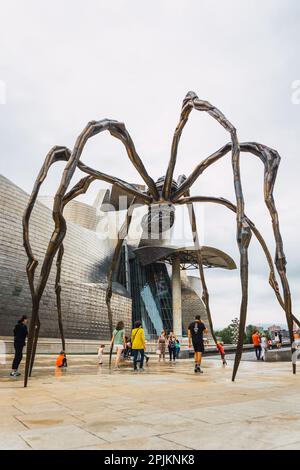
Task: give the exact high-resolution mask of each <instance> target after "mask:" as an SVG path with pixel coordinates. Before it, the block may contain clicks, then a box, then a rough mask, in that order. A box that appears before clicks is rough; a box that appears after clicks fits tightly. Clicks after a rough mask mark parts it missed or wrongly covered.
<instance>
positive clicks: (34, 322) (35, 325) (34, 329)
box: [22, 146, 71, 387]
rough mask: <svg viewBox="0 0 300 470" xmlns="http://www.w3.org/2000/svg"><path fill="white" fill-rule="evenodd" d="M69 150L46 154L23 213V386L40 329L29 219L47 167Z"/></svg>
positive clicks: (36, 263)
mask: <svg viewBox="0 0 300 470" xmlns="http://www.w3.org/2000/svg"><path fill="white" fill-rule="evenodd" d="M70 153H71V152H70V150H69V149H67V148H66V147H60V146H55V147H53V148H52V149H51V150H50V151H49V152H48V154H47V155H46V158H45V161H44V164H43V166H42V168H41V170H40V172H39V174H38V177H37V179H36V182H35V184H34V187H33V190H32V193H31V195H30V197H29V201H28V204H27V207H26V210H25V212H24V215H23V221H22V222H23V245H24V248H25V251H26V254H27V257H28V262H27V266H26V272H27V277H28V283H29V287H30V292H31V297H32V316H31V322H30V326H29V332H28V341H27V348H26V363H25V377H24V386H25V387H26V386H27V381H28V376H29V375H30V374H31V371H32V367H33V361H34V357H35V353H36V347H37V340H38V335H39V330H40V319H39V299H38V295H37V291H36V288H35V285H34V277H35V271H36V268H37V266H38V260H37V259H36V258H35V256H34V254H33V251H32V248H31V244H30V238H29V221H30V217H31V213H32V210H33V207H34V205H35V203H36V199H37V196H38V193H39V190H40V187H41V185H42V183H43V182H44V180H45V178H46V177H47V174H48V171H49V168H50V167H51V165H53V164H54V163H56V162H58V161H68V159H69V157H70Z"/></svg>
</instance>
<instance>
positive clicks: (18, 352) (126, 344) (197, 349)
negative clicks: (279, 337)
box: [10, 315, 226, 377]
mask: <svg viewBox="0 0 300 470" xmlns="http://www.w3.org/2000/svg"><path fill="white" fill-rule="evenodd" d="M27 322H28V319H27V317H26V316H25V315H24V316H22V318H21V319H20V320H19V321H18V323H17V325H16V326H15V328H14V347H15V356H14V360H13V364H12V371H11V373H10V375H11V376H12V377H18V376H19V375H20V372H19V371H18V369H19V365H20V362H21V360H22V357H23V348H24V346H25V341H26V337H27V335H28V330H27ZM204 333H208V329H207V328H206V326H205V325H204V323H203V322H202V321H201V318H200V315H196V317H195V321H193V322H192V323H191V324H190V325H189V327H188V347H189V349H190V348H191V346H193V348H194V359H195V368H194V370H195V373H202V370H201V360H202V354H203V352H204V339H203V334H204ZM104 349H105V345H104V344H101V345H100V346H99V348H98V362H99V364H100V365H101V364H102V363H103V354H104ZM167 349H168V351H169V360H170V361H171V362H175V361H176V359H177V358H178V357H179V352H180V341H179V339H178V338H177V337H176V336H175V334H174V332H173V331H170V333H169V335H167V333H166V331H165V330H163V331H162V332H161V334H160V336H159V338H158V341H157V353H158V360H159V361H161V359H163V360H165V354H166V350H167ZM218 349H219V352H220V354H221V357H222V360H223V364H224V363H226V360H225V352H224V348H223V347H222V345H221V344H220V343H219V344H218ZM113 352H115V353H116V358H115V369H119V368H120V362H121V360H122V358H123V359H126V358H129V357H132V358H133V361H132V362H133V369H134V371H137V370H138V364H139V369H140V370H143V369H144V362H145V360H146V363H148V361H149V356H148V355H147V354H146V339H145V332H144V329H143V327H142V322H141V321H136V322H135V324H134V327H133V329H132V331H131V334H130V337H128V336H126V335H125V326H124V322H122V321H119V322H118V323H117V326H116V328H115V329H114V331H113V335H112V338H111V344H110V357H111V355H112V353H113ZM56 366H57V367H58V368H63V367H67V357H66V352H65V351H61V352H60V354H59V355H58V357H57V359H56Z"/></svg>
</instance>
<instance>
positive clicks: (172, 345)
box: [168, 331, 176, 362]
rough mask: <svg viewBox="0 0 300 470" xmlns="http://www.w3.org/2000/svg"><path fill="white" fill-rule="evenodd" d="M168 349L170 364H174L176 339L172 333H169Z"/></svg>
mask: <svg viewBox="0 0 300 470" xmlns="http://www.w3.org/2000/svg"><path fill="white" fill-rule="evenodd" d="M168 349H169V357H170V362H172V361H173V362H175V361H176V337H175V335H174V333H173V331H170V334H169V337H168Z"/></svg>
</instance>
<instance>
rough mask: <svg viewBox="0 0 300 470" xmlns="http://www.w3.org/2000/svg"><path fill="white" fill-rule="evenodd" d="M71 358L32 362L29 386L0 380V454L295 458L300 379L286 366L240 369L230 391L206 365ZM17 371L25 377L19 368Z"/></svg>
mask: <svg viewBox="0 0 300 470" xmlns="http://www.w3.org/2000/svg"><path fill="white" fill-rule="evenodd" d="M105 360H106V363H105V364H104V365H103V366H102V367H101V366H98V365H97V358H96V356H91V355H86V356H69V367H68V369H67V370H61V369H55V367H53V363H54V357H52V356H38V357H37V361H36V366H35V369H34V373H33V377H32V378H31V380H30V383H29V387H28V388H27V389H24V388H23V383H22V379H10V378H8V376H7V375H8V371H9V369H8V367H6V366H3V365H2V366H1V374H0V416H1V424H0V449H28V450H30V449H91V450H92V449H111V450H121V449H130V450H131V449H147V450H159V449H165V450H173V449H174V450H175V449H300V394H299V391H300V373H299V374H298V375H296V376H293V375H292V374H291V365H290V364H289V363H263V362H259V363H257V362H250V361H249V362H248V361H243V362H242V363H241V366H240V369H239V372H238V377H237V381H236V382H235V383H232V382H231V372H232V364H233V362H232V360H229V362H228V367H226V368H223V367H222V365H221V363H220V360H219V359H217V358H205V360H204V362H203V370H204V374H203V375H198V374H197V375H196V374H194V372H193V362H192V361H191V360H181V361H178V362H177V363H176V364H170V363H169V362H166V363H161V364H158V363H157V358H156V357H151V358H150V362H149V367H147V368H146V369H145V371H144V372H138V373H134V372H133V371H132V370H131V368H130V364H129V363H126V364H125V365H124V366H123V367H122V369H121V370H120V371H110V370H109V368H108V365H107V357H105ZM21 372H23V369H22V368H21Z"/></svg>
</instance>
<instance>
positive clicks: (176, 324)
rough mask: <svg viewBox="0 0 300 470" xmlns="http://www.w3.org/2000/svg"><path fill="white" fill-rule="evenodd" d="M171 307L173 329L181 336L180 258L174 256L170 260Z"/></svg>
mask: <svg viewBox="0 0 300 470" xmlns="http://www.w3.org/2000/svg"><path fill="white" fill-rule="evenodd" d="M172 308H173V330H174V334H175V335H176V336H179V337H180V338H181V337H182V309H181V278H180V258H179V257H175V256H174V258H173V261H172Z"/></svg>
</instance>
